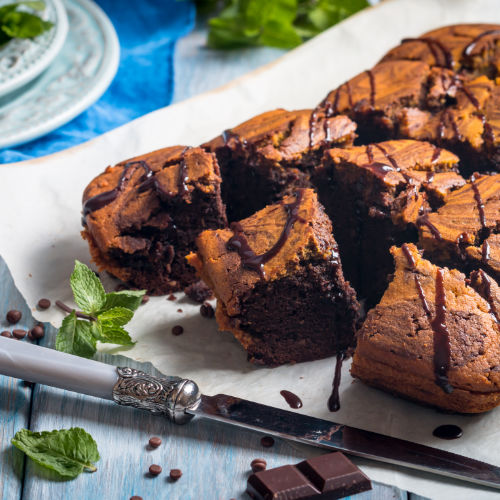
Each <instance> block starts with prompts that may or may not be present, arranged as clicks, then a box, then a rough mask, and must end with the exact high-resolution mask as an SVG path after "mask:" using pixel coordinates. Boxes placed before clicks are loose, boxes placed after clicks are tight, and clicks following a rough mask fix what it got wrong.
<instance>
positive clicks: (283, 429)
mask: <svg viewBox="0 0 500 500" xmlns="http://www.w3.org/2000/svg"><path fill="white" fill-rule="evenodd" d="M0 374H2V375H7V376H10V377H15V378H19V379H22V380H27V381H29V382H35V383H39V384H44V385H50V386H53V387H58V388H60V389H66V390H69V391H73V392H78V393H82V394H87V395H89V396H95V397H98V398H103V399H108V400H112V401H114V402H115V403H117V404H119V405H124V406H132V407H134V408H138V409H142V410H147V411H149V412H151V413H153V414H156V415H163V416H166V417H167V418H168V419H169V420H171V421H173V422H175V423H177V424H184V423H187V422H188V421H189V420H191V419H192V418H193V417H194V416H199V417H204V418H208V419H211V420H217V421H220V422H224V423H228V424H231V425H237V426H240V427H244V428H246V429H254V430H257V431H260V432H265V433H266V434H270V435H273V436H278V437H282V438H285V439H289V440H292V441H298V442H301V443H305V444H310V445H313V446H318V447H320V448H326V449H330V450H338V451H343V452H345V453H347V454H350V455H355V456H358V457H363V458H368V459H372V460H377V461H379V462H386V463H390V464H395V465H400V466H404V467H409V468H411V469H418V470H422V471H425V472H431V473H433V474H438V475H442V476H447V477H452V478H455V479H460V480H463V481H468V482H471V483H476V484H480V485H484V486H489V487H492V488H498V489H500V467H496V466H494V465H490V464H487V463H485V462H480V461H478V460H473V459H471V458H467V457H464V456H461V455H456V454H455V453H450V452H447V451H443V450H439V449H437V448H431V447H429V446H424V445H420V444H417V443H412V442H410V441H404V440H402V439H397V438H393V437H390V436H384V435H383V434H377V433H375V432H370V431H365V430H362V429H356V428H355V427H350V426H348V425H342V424H336V423H334V422H330V421H327V420H322V419H319V418H315V417H310V416H307V415H301V414H298V413H294V412H291V411H286V410H280V409H278V408H273V407H271V406H266V405H262V404H259V403H254V402H252V401H247V400H245V399H241V398H236V397H233V396H227V395H225V394H217V395H215V396H205V395H203V394H201V393H200V391H199V388H198V386H197V385H196V383H195V382H193V381H192V380H187V379H180V378H169V379H167V378H160V377H154V376H152V375H149V374H147V373H144V372H142V371H139V370H136V369H134V368H127V367H115V366H112V365H108V364H105V363H100V362H98V361H93V360H89V359H84V358H80V357H78V356H73V355H71V354H66V353H63V352H59V351H56V350H54V349H48V348H46V347H41V346H38V345H34V344H28V343H25V342H19V341H16V340H14V339H8V338H5V337H0Z"/></svg>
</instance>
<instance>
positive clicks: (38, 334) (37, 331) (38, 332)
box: [28, 325, 45, 340]
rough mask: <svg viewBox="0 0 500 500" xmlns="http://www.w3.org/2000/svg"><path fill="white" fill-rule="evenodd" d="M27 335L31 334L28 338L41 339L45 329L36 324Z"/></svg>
mask: <svg viewBox="0 0 500 500" xmlns="http://www.w3.org/2000/svg"><path fill="white" fill-rule="evenodd" d="M28 335H31V336H30V338H31V337H32V338H34V339H35V340H38V339H41V338H43V336H44V335H45V329H44V327H43V326H42V325H36V326H34V327H33V328H32V329H31V330H30V331H29V333H28Z"/></svg>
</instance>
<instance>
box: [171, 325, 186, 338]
mask: <svg viewBox="0 0 500 500" xmlns="http://www.w3.org/2000/svg"><path fill="white" fill-rule="evenodd" d="M183 332H184V328H182V326H181V325H175V326H174V327H173V328H172V335H175V336H176V337H177V336H178V335H182V334H183Z"/></svg>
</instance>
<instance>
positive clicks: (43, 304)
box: [38, 299, 50, 309]
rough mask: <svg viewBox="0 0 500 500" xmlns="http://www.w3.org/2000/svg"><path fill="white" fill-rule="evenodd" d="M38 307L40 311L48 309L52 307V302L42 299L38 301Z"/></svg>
mask: <svg viewBox="0 0 500 500" xmlns="http://www.w3.org/2000/svg"><path fill="white" fill-rule="evenodd" d="M38 307H39V309H48V308H49V307H50V300H49V299H40V300H39V301H38Z"/></svg>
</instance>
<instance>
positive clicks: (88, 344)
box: [56, 311, 96, 358]
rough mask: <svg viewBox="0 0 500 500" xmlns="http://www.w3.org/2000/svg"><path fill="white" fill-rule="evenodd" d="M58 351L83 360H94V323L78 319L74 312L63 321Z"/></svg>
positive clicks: (57, 342)
mask: <svg viewBox="0 0 500 500" xmlns="http://www.w3.org/2000/svg"><path fill="white" fill-rule="evenodd" d="M56 349H57V350H58V351H62V352H67V353H69V354H75V355H76V356H81V357H83V358H92V357H93V356H94V354H95V353H96V338H95V337H94V334H93V326H92V323H90V322H88V321H82V320H79V319H77V317H76V314H75V311H72V312H71V313H70V314H69V315H68V316H66V317H65V318H64V319H63V322H62V325H61V328H59V331H58V332H57V337H56Z"/></svg>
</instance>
